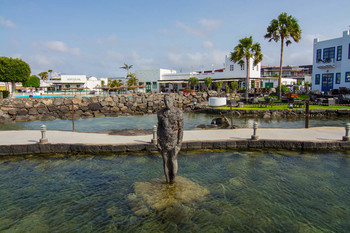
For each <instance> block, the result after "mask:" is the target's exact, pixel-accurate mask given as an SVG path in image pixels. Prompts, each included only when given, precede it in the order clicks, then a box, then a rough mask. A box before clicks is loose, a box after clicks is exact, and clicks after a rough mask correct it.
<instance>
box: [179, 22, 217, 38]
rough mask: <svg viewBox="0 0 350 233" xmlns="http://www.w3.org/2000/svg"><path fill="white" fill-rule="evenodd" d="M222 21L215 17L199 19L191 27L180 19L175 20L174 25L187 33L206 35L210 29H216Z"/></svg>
mask: <svg viewBox="0 0 350 233" xmlns="http://www.w3.org/2000/svg"><path fill="white" fill-rule="evenodd" d="M222 24H223V22H222V21H221V20H217V19H200V20H199V22H198V26H196V27H191V26H188V25H186V24H184V23H182V22H180V21H177V22H176V26H177V27H178V28H181V29H183V30H185V32H187V33H188V34H191V35H196V36H206V35H208V33H210V32H211V31H213V30H215V29H218V28H219V27H220V26H221V25H222Z"/></svg>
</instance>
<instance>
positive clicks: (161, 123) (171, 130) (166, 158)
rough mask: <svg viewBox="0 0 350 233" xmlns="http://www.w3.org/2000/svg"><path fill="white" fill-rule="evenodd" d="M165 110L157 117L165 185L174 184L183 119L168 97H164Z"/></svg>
mask: <svg viewBox="0 0 350 233" xmlns="http://www.w3.org/2000/svg"><path fill="white" fill-rule="evenodd" d="M164 103H165V108H164V109H161V110H160V111H159V112H158V114H157V116H158V128H157V139H158V149H159V150H160V153H161V154H162V157H163V167H164V173H165V179H166V182H167V183H174V182H175V177H176V173H177V155H178V153H179V151H180V149H181V143H182V138H183V127H184V119H183V114H182V112H181V111H180V109H178V108H175V107H174V102H173V99H172V97H171V96H170V95H165V96H164Z"/></svg>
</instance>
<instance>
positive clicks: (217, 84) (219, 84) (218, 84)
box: [215, 81, 224, 92]
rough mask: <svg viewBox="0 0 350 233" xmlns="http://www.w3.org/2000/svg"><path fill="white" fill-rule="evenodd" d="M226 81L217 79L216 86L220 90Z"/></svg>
mask: <svg viewBox="0 0 350 233" xmlns="http://www.w3.org/2000/svg"><path fill="white" fill-rule="evenodd" d="M223 83H224V81H217V82H216V83H215V86H216V90H217V91H218V92H219V91H220V90H221V88H222V84H223Z"/></svg>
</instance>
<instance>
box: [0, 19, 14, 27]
mask: <svg viewBox="0 0 350 233" xmlns="http://www.w3.org/2000/svg"><path fill="white" fill-rule="evenodd" d="M0 24H1V25H4V26H5V27H8V28H17V25H16V24H15V23H14V22H12V21H11V20H9V19H7V20H6V19H4V18H3V17H0Z"/></svg>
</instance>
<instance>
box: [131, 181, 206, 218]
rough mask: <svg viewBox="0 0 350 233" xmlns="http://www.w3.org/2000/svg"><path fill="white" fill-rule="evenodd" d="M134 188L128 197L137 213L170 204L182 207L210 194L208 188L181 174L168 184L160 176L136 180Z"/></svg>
mask: <svg viewBox="0 0 350 233" xmlns="http://www.w3.org/2000/svg"><path fill="white" fill-rule="evenodd" d="M134 189H135V193H131V194H129V195H128V199H129V201H130V205H131V209H132V210H133V211H134V213H135V214H136V215H146V214H148V213H149V212H151V211H161V210H164V209H166V208H167V207H170V206H172V207H173V206H179V207H181V206H182V205H184V204H186V203H191V202H193V201H196V200H200V199H202V198H204V197H205V196H206V195H208V194H209V190H208V189H206V188H204V187H202V186H200V185H199V184H196V183H194V182H193V181H191V180H189V179H187V178H185V177H181V176H178V177H176V182H175V183H173V184H167V183H165V181H164V180H163V179H159V178H156V179H153V180H151V181H150V182H136V183H135V184H134Z"/></svg>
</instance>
